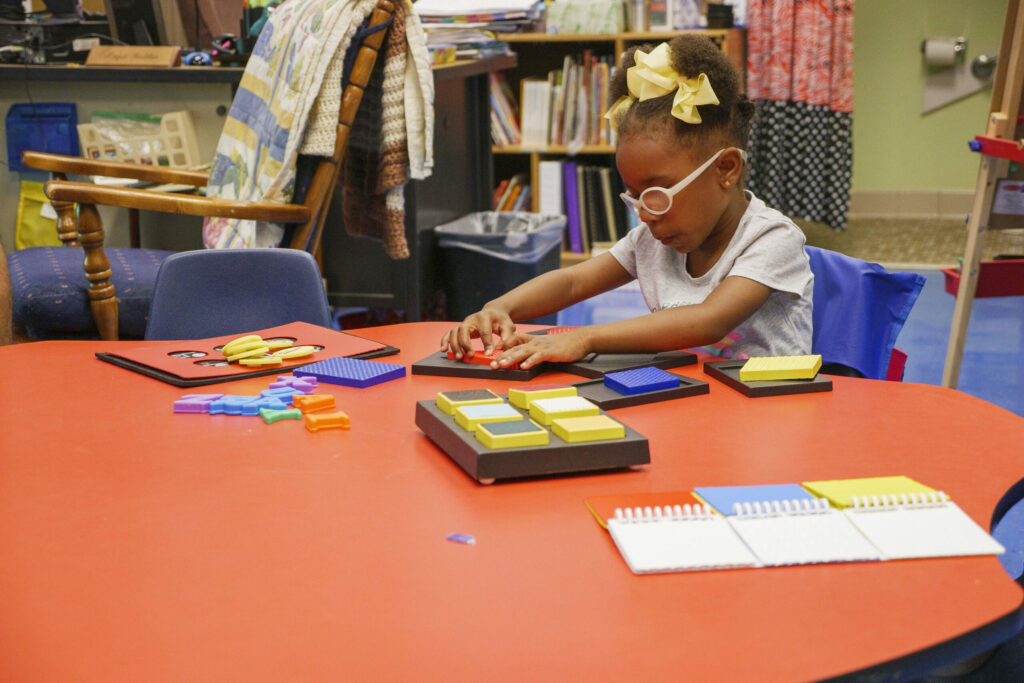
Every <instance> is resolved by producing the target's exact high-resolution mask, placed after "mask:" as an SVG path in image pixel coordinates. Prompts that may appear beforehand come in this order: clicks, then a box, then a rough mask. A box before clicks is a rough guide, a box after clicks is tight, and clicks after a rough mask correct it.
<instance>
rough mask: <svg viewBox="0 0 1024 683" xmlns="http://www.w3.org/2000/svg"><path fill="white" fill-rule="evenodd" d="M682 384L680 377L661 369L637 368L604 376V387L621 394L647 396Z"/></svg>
mask: <svg viewBox="0 0 1024 683" xmlns="http://www.w3.org/2000/svg"><path fill="white" fill-rule="evenodd" d="M679 384H680V380H679V377H678V376H676V375H673V374H672V373H671V372H665V371H664V370H662V369H661V368H654V367H648V368H635V369H633V370H623V371H621V372H609V373H608V374H606V375H605V376H604V385H605V386H606V387H608V388H609V389H611V390H612V391H617V392H619V393H620V394H627V395H630V396H632V395H634V394H645V393H647V392H650V391H661V390H663V389H675V388H676V387H678V386H679Z"/></svg>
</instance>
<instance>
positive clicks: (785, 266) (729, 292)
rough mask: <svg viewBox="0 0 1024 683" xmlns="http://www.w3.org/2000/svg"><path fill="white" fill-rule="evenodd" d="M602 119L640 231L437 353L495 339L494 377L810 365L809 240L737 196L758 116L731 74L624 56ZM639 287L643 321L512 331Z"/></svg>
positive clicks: (477, 319)
mask: <svg viewBox="0 0 1024 683" xmlns="http://www.w3.org/2000/svg"><path fill="white" fill-rule="evenodd" d="M611 94H612V97H613V98H618V99H617V101H616V103H615V105H614V106H613V107H612V108H611V109H610V110H609V111H608V113H607V114H606V118H608V119H610V121H611V123H612V126H613V127H615V128H616V131H617V133H618V146H617V148H616V152H615V163H616V166H617V167H618V171H619V174H620V175H621V176H622V180H623V183H624V184H625V186H626V189H627V192H626V193H624V194H623V195H622V199H623V200H624V201H625V202H626V204H628V205H629V207H630V209H631V210H632V211H634V212H635V213H636V214H637V216H638V217H639V218H640V220H641V224H640V226H639V227H637V228H635V229H633V230H632V231H630V233H629V234H628V235H627V236H626V237H624V238H623V239H621V240H620V241H619V242H618V243H617V244H615V246H614V247H612V249H611V251H610V252H608V253H604V254H601V255H599V256H596V257H594V258H592V259H590V260H588V261H584V262H582V263H579V264H577V265H574V266H572V267H570V268H563V269H560V270H556V271H551V272H548V273H544V274H543V275H540V276H538V277H536V278H533V279H532V280H530V281H528V282H526V283H524V284H522V285H520V286H518V287H516V288H515V289H513V290H512V291H510V292H508V293H507V294H504V295H502V296H500V297H498V298H497V299H495V300H493V301H491V302H489V303H487V304H486V305H485V306H484V308H483V310H481V311H479V312H478V313H474V314H473V315H470V316H469V317H468V318H466V319H465V320H464V321H463V322H462V324H460V325H459V326H458V327H456V328H454V329H452V330H450V331H448V332H447V333H446V334H445V335H444V337H443V338H442V339H441V348H442V350H449V349H450V350H452V351H453V352H454V354H455V356H456V357H457V358H462V357H463V355H466V356H470V357H471V356H472V355H473V350H472V346H471V339H472V338H473V337H482V340H483V343H484V350H485V352H487V353H491V352H492V351H493V348H494V343H493V341H492V340H493V335H492V333H494V334H497V335H500V338H501V342H502V343H501V347H502V348H504V349H505V350H504V352H503V353H501V355H500V356H499V357H498V358H497V360H496V362H494V363H492V364H491V365H492V367H505V366H509V365H512V364H514V363H518V364H519V365H520V366H521V367H523V368H529V367H530V366H532V365H534V364H536V363H539V362H540V361H545V360H548V361H572V360H577V359H579V358H582V357H583V356H585V355H587V354H588V353H591V352H598V353H603V352H609V353H610V352H641V351H666V350H673V349H681V348H691V347H697V346H704V345H714V346H715V347H716V348H717V349H718V351H717V352H719V353H720V354H721V355H723V356H726V357H743V356H742V355H741V354H745V355H746V356H781V355H799V354H806V353H810V350H811V294H812V291H813V276H812V275H811V270H810V266H809V264H808V258H807V255H806V254H805V253H804V235H803V233H802V232H801V231H800V229H799V228H797V227H796V225H794V224H793V222H792V221H790V220H789V219H788V218H786V217H785V216H784V215H782V214H781V213H779V212H778V211H775V210H774V209H770V208H768V207H767V206H765V204H764V202H762V201H761V200H759V199H757V198H756V197H754V196H753V195H752V194H751V193H750V192H748V191H745V190H744V189H743V168H744V159H745V156H746V152H744V151H743V148H744V147H745V146H746V144H747V136H748V133H749V127H750V119H751V116H752V115H753V104H752V103H751V102H750V101H749V100H747V99H746V96H745V95H743V94H742V93H741V92H740V78H739V75H738V74H737V73H736V70H735V68H734V67H733V66H732V63H731V62H729V60H728V59H727V58H726V57H725V56H724V55H723V54H722V53H721V52H720V51H719V50H718V49H717V48H716V47H715V46H714V44H712V43H711V41H710V40H708V39H706V38H703V37H698V36H682V37H678V38H675V39H674V40H672V42H671V43H663V44H661V45H659V46H658V47H657V48H655V49H653V50H645V49H644V48H635V49H632V50H630V51H628V52H627V53H625V55H623V59H622V68H620V69H618V70H617V72H616V74H615V76H614V77H613V79H612V82H611ZM634 278H636V279H637V280H639V283H640V290H641V292H642V293H643V296H644V300H645V301H646V303H647V305H648V307H649V308H650V309H651V313H650V314H649V315H644V316H641V317H639V318H633V319H631V320H624V321H621V322H615V323H608V324H603V325H588V326H584V327H580V328H577V329H575V330H571V331H567V332H563V333H561V334H552V335H541V336H538V335H527V334H523V333H519V332H517V331H516V327H515V324H514V323H515V321H520V320H529V319H531V318H536V317H539V316H542V315H547V314H550V313H553V312H555V311H558V310H561V309H562V308H565V307H566V306H569V305H572V304H574V303H576V302H578V301H581V300H583V299H586V298H588V297H591V296H594V295H596V294H599V293H601V292H604V291H607V290H609V289H613V288H615V287H618V286H620V285H622V284H625V283H626V282H629V281H630V280H632V279H634Z"/></svg>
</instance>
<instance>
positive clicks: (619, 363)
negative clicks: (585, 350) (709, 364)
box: [559, 351, 697, 379]
mask: <svg viewBox="0 0 1024 683" xmlns="http://www.w3.org/2000/svg"><path fill="white" fill-rule="evenodd" d="M696 362H697V354H695V353H690V352H689V351H662V352H661V353H592V354H590V355H589V356H586V357H585V358H581V359H580V360H578V361H575V362H573V363H563V364H560V365H559V369H560V370H564V371H565V372H571V373H572V374H574V375H579V376H580V377H586V378H588V379H597V378H598V377H604V376H605V374H606V373H609V372H621V371H622V370H633V369H635V368H645V367H654V368H661V369H662V370H668V369H670V368H681V367H683V366H684V365H693V364H694V363H696Z"/></svg>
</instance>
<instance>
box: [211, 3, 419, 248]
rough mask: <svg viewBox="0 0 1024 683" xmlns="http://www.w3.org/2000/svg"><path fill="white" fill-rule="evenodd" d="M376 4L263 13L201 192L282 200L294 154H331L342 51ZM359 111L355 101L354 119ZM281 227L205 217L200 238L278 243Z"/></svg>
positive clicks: (215, 242) (226, 243) (289, 192)
mask: <svg viewBox="0 0 1024 683" xmlns="http://www.w3.org/2000/svg"><path fill="white" fill-rule="evenodd" d="M375 5H376V0H289V2H286V3H284V4H282V5H280V6H279V7H278V8H277V9H276V10H275V11H274V12H273V13H272V14H271V15H270V18H269V20H268V22H267V24H266V26H265V27H264V29H263V31H262V32H261V33H260V37H259V40H258V41H257V44H256V47H255V48H254V49H253V54H252V55H251V57H250V59H249V62H248V64H247V65H246V71H245V74H244V75H243V77H242V81H241V83H240V85H239V88H238V93H237V95H236V96H235V100H234V102H233V103H232V107H231V111H230V112H229V114H228V120H227V122H226V123H225V126H224V131H223V133H222V135H221V138H220V141H219V142H218V145H217V153H216V156H215V158H214V162H213V167H212V170H211V172H210V177H209V180H208V185H207V195H208V196H211V197H220V198H224V199H245V200H250V201H273V202H281V203H287V202H289V201H291V199H292V196H293V193H294V189H295V173H296V162H297V159H298V155H299V154H300V153H302V154H316V155H322V156H330V155H331V154H333V152H334V143H335V135H336V126H337V121H338V113H339V110H340V107H341V73H342V69H343V63H344V56H345V54H346V51H347V50H348V48H349V46H350V44H351V41H352V37H353V35H355V33H356V30H357V29H358V28H359V26H360V25H361V24H362V23H363V22H364V21H365V20H366V18H367V17H368V16H369V15H370V13H371V12H372V11H373V8H374V7H375ZM396 5H397V6H400V7H401V6H402V4H401V1H400V2H398V3H396ZM390 34H391V32H389V35H390ZM398 35H399V36H401V35H402V34H398ZM424 53H425V49H424ZM403 55H404V51H403ZM385 61H387V59H385ZM402 68H403V69H404V63H403V66H402ZM431 87H432V83H431ZM430 94H431V98H430V103H431V105H432V90H431V93H430ZM420 99H422V97H421V98H420ZM365 104H366V98H365V97H364V106H365ZM362 113H363V112H362V108H361V110H360V114H359V116H357V117H356V120H359V119H360V117H361V116H362ZM421 119H422V120H421V121H420V122H419V124H418V125H419V126H420V127H421V128H420V131H419V132H418V133H417V135H416V136H415V141H416V142H418V143H419V144H420V145H421V146H420V147H419V148H418V149H417V150H416V156H417V158H419V159H423V160H426V161H425V162H424V164H423V165H426V164H427V163H429V164H432V156H431V155H432V151H431V150H430V149H429V148H427V149H423V148H422V145H425V144H432V140H430V137H429V135H425V134H423V133H422V130H423V128H424V127H425V126H426V125H427V121H428V117H427V116H426V115H425V114H424V115H422V116H421ZM429 125H430V127H431V129H432V126H433V121H432V110H431V116H430V117H429ZM428 172H429V170H428ZM283 232H284V229H283V226H280V225H276V224H272V223H264V222H257V221H252V220H240V219H230V218H208V219H207V220H206V221H205V223H204V226H203V242H204V244H205V245H206V246H207V247H208V248H224V247H268V246H277V245H278V244H280V241H281V238H282V235H283Z"/></svg>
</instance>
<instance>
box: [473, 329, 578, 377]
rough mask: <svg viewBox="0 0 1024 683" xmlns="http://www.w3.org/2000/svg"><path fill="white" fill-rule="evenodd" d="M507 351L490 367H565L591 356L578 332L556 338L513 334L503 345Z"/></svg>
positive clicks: (541, 335) (564, 333) (566, 333)
mask: <svg viewBox="0 0 1024 683" xmlns="http://www.w3.org/2000/svg"><path fill="white" fill-rule="evenodd" d="M506 347H507V348H506V350H505V352H504V353H502V354H501V355H500V356H498V358H497V364H495V363H491V367H495V368H507V367H509V366H510V365H513V364H515V363H519V367H521V368H522V369H524V370H526V369H529V368H531V367H533V366H534V365H536V364H537V363H540V362H541V361H553V362H557V363H567V362H570V361H574V360H579V359H580V358H583V357H584V356H585V355H587V354H588V353H590V350H589V349H588V348H587V343H586V339H585V337H584V335H583V334H582V333H581V332H579V331H578V330H570V331H566V332H561V333H559V334H536V335H535V334H524V333H522V332H516V333H515V335H514V336H513V337H512V338H511V339H509V340H507V341H506Z"/></svg>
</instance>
